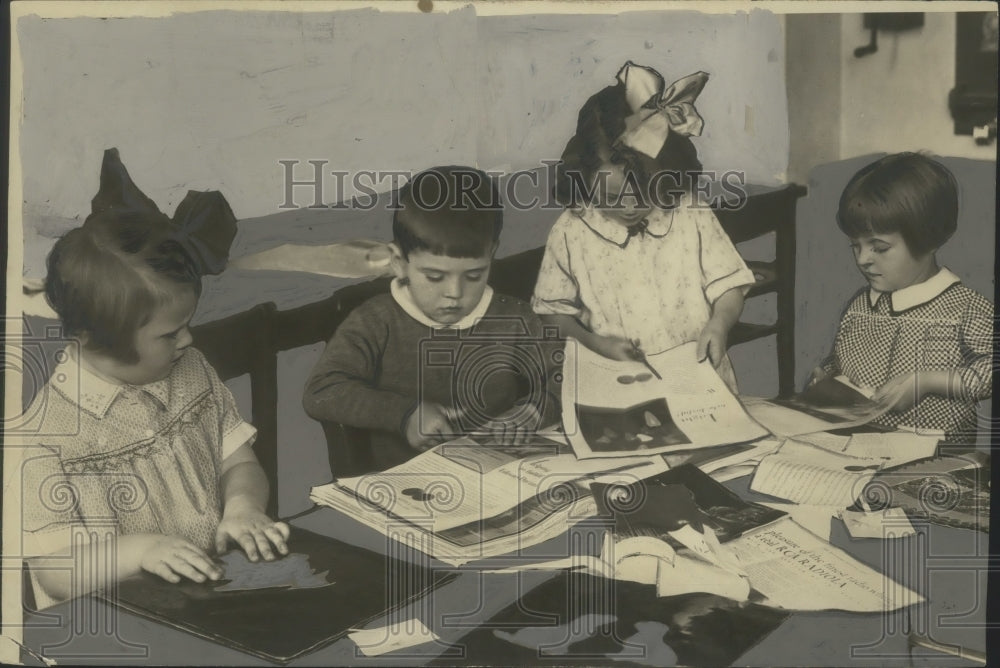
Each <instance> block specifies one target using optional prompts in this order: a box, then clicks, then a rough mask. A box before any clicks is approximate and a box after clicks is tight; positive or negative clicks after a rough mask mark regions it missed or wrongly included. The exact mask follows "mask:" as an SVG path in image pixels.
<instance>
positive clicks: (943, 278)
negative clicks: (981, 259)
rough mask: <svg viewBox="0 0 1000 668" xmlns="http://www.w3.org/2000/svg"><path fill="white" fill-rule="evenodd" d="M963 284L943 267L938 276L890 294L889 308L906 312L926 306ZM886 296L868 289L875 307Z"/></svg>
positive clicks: (935, 275) (870, 299) (870, 302)
mask: <svg viewBox="0 0 1000 668" xmlns="http://www.w3.org/2000/svg"><path fill="white" fill-rule="evenodd" d="M961 282H962V279H960V278H959V277H958V276H956V275H955V274H953V273H952V272H951V271H950V270H949V269H948V268H947V267H941V268H940V269H939V270H938V272H937V273H936V274H934V275H933V276H931V277H930V278H928V279H927V280H926V281H924V282H923V283H914V284H913V285H908V286H907V287H905V288H902V289H901V290H895V291H893V292H890V293H889V307H890V308H891V309H892V310H893V311H895V312H899V311H906V310H908V309H911V308H913V307H914V306H920V305H921V304H926V303H927V302H929V301H930V300H932V299H934V298H935V297H937V296H938V295H940V294H941V293H942V292H944V291H945V290H947V289H948V288H950V287H951V286H953V285H955V284H956V283H961ZM884 294H886V293H884V292H880V291H878V290H876V289H875V288H868V303H869V304H871V306H872V307H874V306H875V304H876V302H878V300H879V297H881V296H882V295H884Z"/></svg>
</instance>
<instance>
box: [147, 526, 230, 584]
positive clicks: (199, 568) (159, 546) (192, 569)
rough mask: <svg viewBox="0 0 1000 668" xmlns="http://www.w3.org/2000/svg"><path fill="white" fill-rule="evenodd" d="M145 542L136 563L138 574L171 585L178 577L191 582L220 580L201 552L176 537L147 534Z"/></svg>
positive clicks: (219, 574)
mask: <svg viewBox="0 0 1000 668" xmlns="http://www.w3.org/2000/svg"><path fill="white" fill-rule="evenodd" d="M148 540H149V545H148V546H147V547H145V549H143V552H142V558H141V560H140V562H139V566H140V567H141V568H142V570H144V571H147V572H149V573H153V574H154V575H159V576H160V577H161V578H163V579H164V580H166V581H167V582H172V583H174V584H177V583H178V582H180V581H181V577H185V578H187V579H188V580H194V581H195V582H204V581H205V580H206V579H208V580H218V579H219V578H221V577H222V569H221V568H219V567H218V566H217V565H216V564H215V562H213V561H212V559H211V558H210V557H209V556H208V555H207V554H205V552H204V551H202V550H201V549H199V548H198V547H197V546H196V545H194V544H193V543H191V542H189V541H187V540H185V539H183V538H181V537H180V536H163V535H159V534H151V535H150V536H149V538H148Z"/></svg>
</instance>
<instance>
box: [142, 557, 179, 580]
mask: <svg viewBox="0 0 1000 668" xmlns="http://www.w3.org/2000/svg"><path fill="white" fill-rule="evenodd" d="M146 570H147V571H149V572H150V573H152V574H153V575H158V576H160V577H161V578H163V579H164V580H166V581H167V582H170V583H173V584H177V583H178V582H180V581H181V578H180V576H179V575H177V574H176V573H174V570H173V569H172V568H170V566H169V565H167V562H166V561H157V562H156V563H154V564H150V565H149V566H147V567H146Z"/></svg>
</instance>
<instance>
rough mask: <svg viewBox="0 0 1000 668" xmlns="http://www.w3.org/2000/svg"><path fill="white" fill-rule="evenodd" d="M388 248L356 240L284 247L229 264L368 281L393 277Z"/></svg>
mask: <svg viewBox="0 0 1000 668" xmlns="http://www.w3.org/2000/svg"><path fill="white" fill-rule="evenodd" d="M391 256H392V254H391V252H390V250H389V245H388V244H386V243H384V242H382V241H374V240H371V239H354V240H351V241H341V242H338V243H333V244H325V245H322V246H308V245H302V244H282V245H281V246H276V247H274V248H269V249H268V250H265V251H260V252H259V253H252V254H250V255H244V256H243V257H238V258H236V259H234V260H230V262H229V266H230V267H231V268H234V269H251V270H258V271H301V272H306V273H310V274H320V275H323V276H334V277H336V278H368V277H375V276H386V275H388V274H390V273H391V268H390V266H389V259H390V258H391Z"/></svg>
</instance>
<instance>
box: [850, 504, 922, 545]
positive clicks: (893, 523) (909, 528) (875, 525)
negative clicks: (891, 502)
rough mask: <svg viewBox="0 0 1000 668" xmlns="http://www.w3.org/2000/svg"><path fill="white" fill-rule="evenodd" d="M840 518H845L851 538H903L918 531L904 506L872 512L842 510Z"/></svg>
mask: <svg viewBox="0 0 1000 668" xmlns="http://www.w3.org/2000/svg"><path fill="white" fill-rule="evenodd" d="M840 518H841V519H842V520H844V525H845V526H846V527H847V531H848V533H850V534H851V538H902V537H903V536H912V535H913V534H915V533H916V531H914V530H913V525H912V524H910V519H909V518H908V517H907V516H906V513H904V512H903V509H902V508H887V509H885V510H882V511H876V512H871V513H866V512H864V511H853V510H842V511H840Z"/></svg>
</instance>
